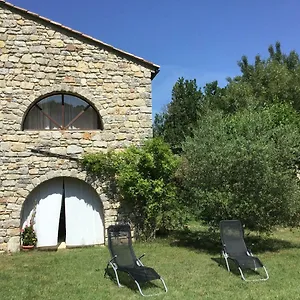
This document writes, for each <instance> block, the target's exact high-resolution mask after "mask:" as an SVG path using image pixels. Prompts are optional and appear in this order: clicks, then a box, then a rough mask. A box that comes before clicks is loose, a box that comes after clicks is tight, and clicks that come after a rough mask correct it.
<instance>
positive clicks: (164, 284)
mask: <svg viewBox="0 0 300 300" xmlns="http://www.w3.org/2000/svg"><path fill="white" fill-rule="evenodd" d="M160 280H161V282H162V283H163V286H164V289H165V292H166V293H167V292H168V288H167V286H166V283H165V281H164V280H163V278H162V277H160ZM134 282H135V284H136V285H137V287H138V289H139V292H140V294H141V295H142V296H144V297H151V296H158V295H161V294H162V293H157V294H150V295H145V294H144V293H143V291H142V289H141V286H140V284H139V283H138V282H137V281H136V280H135V281H134Z"/></svg>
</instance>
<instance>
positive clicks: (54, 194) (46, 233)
mask: <svg viewBox="0 0 300 300" xmlns="http://www.w3.org/2000/svg"><path fill="white" fill-rule="evenodd" d="M62 186H63V179H62V178H54V179H51V180H49V181H47V182H44V183H43V184H42V185H41V186H40V188H39V189H38V191H39V199H40V201H39V203H38V205H37V207H36V217H35V230H36V233H37V239H38V242H37V247H44V246H56V245H57V239H58V226H59V216H60V210H61V202H62V192H63V189H62Z"/></svg>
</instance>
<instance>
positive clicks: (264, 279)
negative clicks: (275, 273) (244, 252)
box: [238, 266, 269, 282]
mask: <svg viewBox="0 0 300 300" xmlns="http://www.w3.org/2000/svg"><path fill="white" fill-rule="evenodd" d="M262 268H263V269H264V271H265V277H264V278H260V279H253V280H249V279H246V278H245V276H244V273H243V271H242V269H241V268H240V267H238V269H239V271H240V274H241V277H242V279H243V280H245V281H248V282H255V281H266V280H268V279H269V274H268V271H267V269H266V267H265V266H263V267H262Z"/></svg>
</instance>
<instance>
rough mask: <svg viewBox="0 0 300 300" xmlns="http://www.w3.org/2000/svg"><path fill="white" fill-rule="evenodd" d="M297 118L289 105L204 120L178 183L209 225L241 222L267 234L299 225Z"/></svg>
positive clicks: (189, 144)
mask: <svg viewBox="0 0 300 300" xmlns="http://www.w3.org/2000/svg"><path fill="white" fill-rule="evenodd" d="M299 120H300V118H299V114H298V113H297V112H296V111H295V110H294V109H293V108H291V107H290V106H289V105H282V104H281V105H279V104H277V105H272V106H271V107H266V108H264V109H261V110H250V109H247V110H241V111H239V112H237V113H236V114H234V115H227V116H224V115H223V114H222V113H220V112H219V113H217V112H211V113H210V114H207V115H206V116H205V117H203V118H202V119H201V120H200V121H199V124H198V126H197V128H196V129H195V131H194V137H193V138H189V139H188V140H187V142H186V143H185V146H184V152H183V160H182V164H181V174H182V180H183V182H184V185H185V186H186V189H189V190H190V191H191V192H192V193H193V197H190V199H191V202H190V204H191V205H193V207H194V208H195V211H197V213H198V216H199V217H200V218H201V219H203V220H204V222H206V223H207V224H210V225H212V226H217V225H218V223H219V221H220V220H221V219H235V218H237V219H241V220H242V221H243V222H244V223H245V224H246V226H247V227H248V228H250V229H255V230H260V231H269V230H271V229H272V228H273V227H274V226H276V225H286V224H293V225H298V224H299V212H300V206H299V196H300V193H299V191H300V190H299V180H298V178H297V176H296V168H295V166H296V162H297V160H298V159H299V155H300V148H299V146H300V145H299V143H300V131H299V128H300V127H299Z"/></svg>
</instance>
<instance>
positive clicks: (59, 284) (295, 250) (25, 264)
mask: <svg viewBox="0 0 300 300" xmlns="http://www.w3.org/2000/svg"><path fill="white" fill-rule="evenodd" d="M247 241H248V243H247V244H248V245H249V246H250V248H252V251H253V252H254V254H256V255H257V256H259V258H260V259H261V260H262V261H263V262H264V264H265V265H266V267H267V269H268V271H269V274H270V279H269V280H268V281H267V282H258V283H246V282H244V281H242V280H241V279H240V277H239V276H238V274H235V273H228V272H227V270H226V269H225V268H224V267H223V266H219V265H218V260H219V248H220V247H219V239H218V234H213V233H212V234H210V233H208V232H207V231H206V230H205V229H202V230H199V228H195V227H194V228H193V227H191V228H190V230H187V231H185V232H181V233H178V234H175V235H174V236H172V237H169V238H165V239H158V240H156V241H155V242H151V243H135V244H134V248H135V252H136V253H137V255H138V254H142V253H146V256H145V257H144V258H143V262H144V264H145V265H147V266H151V267H154V268H155V269H156V270H157V272H158V273H159V274H160V275H161V276H162V277H163V278H164V279H165V281H166V284H167V286H168V288H169V292H168V293H167V294H164V295H161V296H157V297H154V299H155V298H160V299H172V300H173V299H189V300H190V299H214V300H217V299H300V230H293V231H291V230H289V229H280V230H277V231H276V233H275V234H274V235H272V236H271V237H269V238H259V237H256V236H249V237H248V239H247ZM108 258H109V253H108V249H107V248H106V247H104V246H103V247H92V248H82V249H70V250H60V251H58V252H42V251H33V252H22V253H18V254H14V255H8V254H3V255H0V295H1V299H6V300H10V299H18V300H19V299H39V300H42V299H60V300H64V299H72V300H75V299H80V300H83V299H85V300H88V299H103V300H105V299H141V298H142V296H141V295H140V294H139V293H138V291H137V289H136V288H135V286H134V285H132V284H131V283H130V281H128V279H127V277H126V276H125V277H124V279H123V280H124V281H125V283H126V287H124V288H118V287H117V285H116V284H115V282H114V281H112V280H110V279H109V278H103V271H104V268H105V266H106V263H107V260H108ZM157 290H158V288H156V287H151V286H150V287H146V289H145V292H146V293H147V292H152V291H157Z"/></svg>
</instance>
